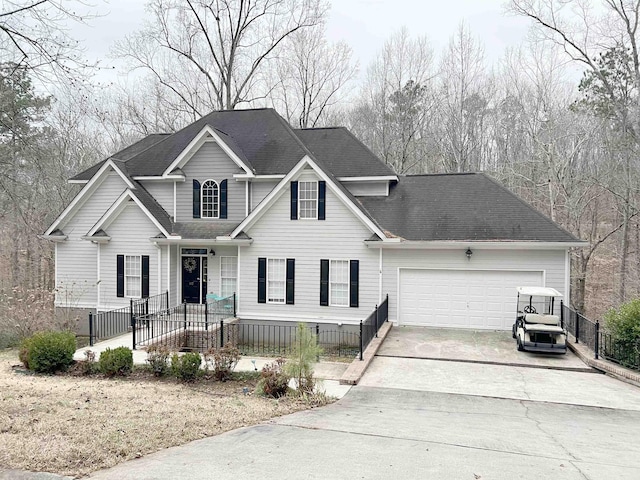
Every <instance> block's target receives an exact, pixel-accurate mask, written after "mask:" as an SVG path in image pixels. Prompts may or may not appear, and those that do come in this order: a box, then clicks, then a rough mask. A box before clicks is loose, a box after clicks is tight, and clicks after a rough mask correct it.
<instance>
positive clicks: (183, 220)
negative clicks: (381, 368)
mask: <svg viewBox="0 0 640 480" xmlns="http://www.w3.org/2000/svg"><path fill="white" fill-rule="evenodd" d="M143 142H144V148H139V147H136V148H134V147H135V145H134V146H133V147H131V148H132V150H131V149H129V150H128V149H125V150H123V151H122V152H118V153H116V154H115V155H114V156H113V157H111V158H110V159H107V160H106V161H105V162H104V163H103V164H102V166H100V168H98V167H94V168H92V169H89V170H87V171H85V172H81V173H80V174H78V175H76V177H74V178H73V181H74V182H76V183H84V184H85V186H84V188H83V189H82V191H81V192H80V193H79V194H78V196H77V197H76V199H74V201H72V203H71V204H70V205H69V206H68V207H67V209H65V211H63V212H62V214H61V215H60V216H59V217H58V219H56V221H55V222H54V223H53V224H52V225H51V227H50V228H49V229H48V230H47V232H45V234H44V238H47V239H49V240H51V241H53V242H56V287H57V296H56V306H57V307H61V308H70V307H80V308H85V309H87V310H89V309H90V310H94V311H95V310H109V309H114V308H118V307H121V306H124V305H127V303H128V302H129V301H130V299H131V298H139V297H144V296H147V295H148V296H153V295H158V294H166V293H167V292H168V296H169V303H170V305H171V306H174V305H179V304H181V303H182V302H187V303H202V302H205V301H206V297H207V294H215V295H218V296H226V295H230V294H232V293H234V292H235V293H236V295H237V311H236V314H237V316H238V317H239V318H240V319H247V320H254V321H261V322H280V323H282V322H298V321H300V320H304V321H310V322H325V323H336V324H338V323H339V324H346V325H353V324H357V323H359V322H360V321H361V320H363V319H365V318H366V317H367V316H368V315H369V314H370V313H371V312H372V311H373V309H374V307H375V306H376V305H379V304H380V303H381V302H382V301H383V300H384V299H385V298H386V297H387V295H388V298H389V319H390V320H391V321H393V322H395V323H398V324H400V325H432V326H439V327H447V326H449V327H457V328H477V329H505V328H508V327H509V322H510V321H511V320H510V318H511V317H512V314H513V312H512V309H513V308H515V305H514V302H515V287H517V286H523V285H522V284H530V285H541V286H547V287H553V288H555V289H556V290H558V291H560V292H562V293H563V294H564V295H565V299H566V300H568V298H569V293H570V292H569V264H568V258H569V257H568V252H569V249H570V248H573V247H579V246H581V245H582V242H580V241H579V240H578V239H576V238H575V237H573V236H572V235H571V234H570V233H568V232H566V231H565V230H563V229H562V228H561V227H559V226H558V225H556V224H555V223H553V222H552V221H551V220H549V219H547V218H546V217H544V216H542V215H541V214H540V213H538V212H536V211H535V210H534V209H533V208H531V207H530V206H528V205H526V204H525V203H524V202H522V201H521V200H519V199H517V198H516V197H515V196H514V195H513V194H511V193H510V192H508V191H507V190H506V189H504V188H503V187H502V186H500V185H498V184H497V183H496V182H494V181H493V180H491V179H490V178H489V177H487V176H486V175H482V174H466V175H465V174H460V175H455V174H453V175H431V176H429V175H426V176H406V177H399V176H396V175H395V174H394V172H392V171H391V170H390V169H389V168H388V167H387V166H386V165H384V164H383V163H382V162H381V161H380V160H379V159H377V158H376V157H375V156H374V155H373V154H372V153H371V151H369V150H368V149H367V148H366V147H364V146H363V145H362V144H361V143H360V142H359V141H358V140H357V139H355V137H353V136H352V135H351V134H350V133H349V132H347V131H346V130H345V129H340V128H335V129H310V130H296V131H294V130H292V129H291V128H290V127H289V126H288V125H287V124H286V122H285V121H284V120H283V119H281V118H280V117H279V116H278V114H277V113H276V112H275V111H273V110H270V109H257V110H242V111H222V112H213V113H211V114H209V115H207V116H206V117H203V118H202V119H201V120H198V121H197V122H194V123H193V124H191V125H189V126H187V127H185V128H184V129H183V130H180V131H179V132H176V133H174V134H172V135H168V136H167V135H165V136H155V137H154V136H151V137H148V138H147V139H145V140H143ZM132 151H133V152H139V153H135V154H132V153H131V152H132ZM123 152H124V153H123ZM208 181H211V183H207V182H208ZM214 182H215V183H214ZM223 182H224V183H223ZM213 185H215V188H214V187H213ZM223 185H226V190H224V189H223ZM216 188H217V190H216ZM210 212H215V213H216V214H214V215H211V214H209V215H207V214H206V213H210ZM225 213H226V218H225ZM142 264H144V266H143V265H142Z"/></svg>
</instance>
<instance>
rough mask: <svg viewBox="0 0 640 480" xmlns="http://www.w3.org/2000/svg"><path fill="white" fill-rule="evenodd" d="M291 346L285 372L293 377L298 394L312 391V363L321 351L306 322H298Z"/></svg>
mask: <svg viewBox="0 0 640 480" xmlns="http://www.w3.org/2000/svg"><path fill="white" fill-rule="evenodd" d="M291 348H292V352H291V355H290V356H289V358H288V361H287V364H286V366H285V372H286V373H287V375H289V376H290V377H291V378H293V380H294V382H295V384H296V390H297V391H298V393H299V394H303V393H312V392H313V389H314V387H315V382H314V380H313V367H312V365H313V363H314V362H315V361H317V359H318V357H319V356H320V354H321V353H322V348H321V347H319V346H318V344H317V338H316V335H315V334H313V333H312V332H311V330H310V329H309V327H308V326H307V325H306V324H304V323H298V329H297V332H296V340H295V342H293V344H292V345H291Z"/></svg>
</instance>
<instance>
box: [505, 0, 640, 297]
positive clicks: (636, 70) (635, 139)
mask: <svg viewBox="0 0 640 480" xmlns="http://www.w3.org/2000/svg"><path fill="white" fill-rule="evenodd" d="M601 6H602V7H603V8H604V13H603V14H601V15H599V16H596V15H595V14H594V9H593V8H592V7H593V5H592V3H591V2H578V1H558V0H547V1H544V2H543V1H540V0H512V2H511V6H510V8H511V10H512V11H513V12H515V13H516V14H519V15H522V16H525V17H528V18H530V19H532V21H533V22H534V24H535V25H536V26H537V27H538V29H537V31H538V32H539V33H540V34H541V35H542V36H543V37H544V38H546V39H548V40H550V41H552V42H554V43H556V44H557V45H560V46H561V47H562V48H563V49H564V51H565V52H566V53H567V55H568V56H569V58H571V59H572V60H573V61H575V62H577V63H579V64H581V65H583V66H584V67H585V68H586V69H587V74H585V75H586V76H585V79H584V80H583V83H582V85H581V86H582V87H584V89H583V91H584V92H589V91H590V93H592V94H594V92H595V95H596V96H597V97H599V99H598V100H599V102H602V101H603V100H606V103H607V105H608V108H607V114H608V115H609V116H610V117H614V118H615V123H616V126H617V127H618V130H619V132H620V134H621V137H622V143H621V144H622V145H625V146H626V147H625V149H626V148H627V147H628V146H629V144H630V142H631V143H632V144H633V148H631V149H630V152H634V151H637V149H638V146H640V135H639V134H640V108H638V107H639V104H638V96H637V92H638V91H640V51H639V49H638V44H637V33H638V24H639V22H640V2H637V1H631V0H603V1H602V2H601ZM603 51H604V52H605V53H602V52H603ZM616 51H617V52H619V53H618V54H615V52H616ZM606 52H611V55H610V56H609V57H607V53H606ZM620 52H621V53H622V54H620ZM598 54H600V55H598ZM621 57H625V58H624V61H623V62H622V63H621V64H620V65H616V62H618V61H619V60H620V58H621ZM612 66H613V68H611V67H612ZM620 66H622V69H620V68H619V67H620ZM616 70H617V71H616ZM625 70H626V72H625ZM612 73H615V74H612ZM620 81H622V82H623V83H625V84H627V85H625V86H624V88H622V89H621V85H620ZM585 82H586V83H585ZM629 88H630V89H632V90H633V91H634V92H635V93H634V96H633V98H632V101H631V102H629V101H628V100H629V97H627V96H626V92H627V91H628V90H629ZM621 92H624V94H623V95H621ZM621 100H623V101H621ZM601 112H602V110H601V111H600V113H601ZM634 155H635V152H634V153H633V154H632V155H629V154H627V155H624V157H623V158H621V160H622V162H621V165H622V175H620V176H618V177H617V178H618V180H620V181H619V182H618V183H619V184H618V186H617V188H616V190H617V195H618V198H619V199H620V202H621V214H622V223H621V225H622V227H621V229H620V230H621V235H620V243H621V255H620V275H619V289H618V296H619V298H620V301H624V300H625V299H626V283H625V282H626V276H627V275H626V274H627V257H628V245H629V231H630V221H631V219H632V216H634V211H635V206H634V205H633V197H634V194H635V193H636V192H634V191H633V189H632V185H633V184H635V181H634V179H633V178H632V177H633V175H632V170H633V169H632V165H631V158H632V157H633V156H634Z"/></svg>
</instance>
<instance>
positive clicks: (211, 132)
mask: <svg viewBox="0 0 640 480" xmlns="http://www.w3.org/2000/svg"><path fill="white" fill-rule="evenodd" d="M207 141H213V142H215V143H217V144H218V145H219V146H220V148H222V150H224V152H225V153H226V154H227V155H228V156H229V158H231V160H233V162H234V163H235V164H236V165H238V167H240V168H241V169H242V170H244V172H245V174H246V176H247V177H249V178H252V177H254V176H255V174H254V173H253V171H252V170H251V169H250V168H249V167H248V166H247V165H246V164H245V163H244V162H243V161H242V160H241V159H240V157H238V156H237V155H236V154H235V152H234V151H233V150H232V149H231V147H229V145H227V144H226V143H225V141H224V140H223V139H222V137H220V135H218V133H217V132H216V131H215V129H214V128H212V127H211V126H210V125H205V126H204V128H203V129H202V130H200V132H199V133H198V134H197V135H196V136H195V137H193V140H191V142H189V145H187V146H186V147H185V149H184V150H182V152H180V154H179V155H178V156H177V157H176V159H175V160H174V161H173V162H171V165H169V166H168V167H167V168H166V170H165V171H164V172H163V174H162V177H165V178H167V177H169V176H170V174H171V172H173V171H174V170H175V169H176V168H182V167H183V166H184V165H185V164H186V163H187V162H188V161H189V160H190V159H191V157H193V155H194V154H195V153H196V152H197V151H198V149H199V148H200V147H201V146H202V145H204V144H205V143H206V142H207Z"/></svg>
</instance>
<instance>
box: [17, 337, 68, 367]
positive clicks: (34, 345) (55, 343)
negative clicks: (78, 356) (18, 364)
mask: <svg viewBox="0 0 640 480" xmlns="http://www.w3.org/2000/svg"><path fill="white" fill-rule="evenodd" d="M75 351H76V337H75V335H74V334H73V333H71V332H40V333H36V334H35V335H32V336H31V337H29V338H27V339H25V340H24V341H23V342H22V344H21V346H20V353H19V357H20V361H22V363H23V364H24V366H25V367H26V368H28V369H30V370H34V371H36V372H39V373H54V372H57V371H60V370H64V369H66V368H67V367H68V366H69V365H71V364H72V363H73V354H74V353H75Z"/></svg>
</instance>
